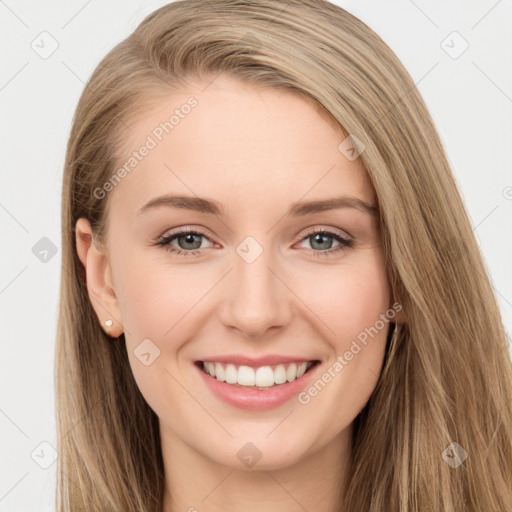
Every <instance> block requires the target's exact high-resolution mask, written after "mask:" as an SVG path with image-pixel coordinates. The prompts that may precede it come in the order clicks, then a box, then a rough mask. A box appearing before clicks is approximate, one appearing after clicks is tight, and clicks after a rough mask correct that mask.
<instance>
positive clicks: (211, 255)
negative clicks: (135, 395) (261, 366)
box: [76, 75, 396, 512]
mask: <svg viewBox="0 0 512 512" xmlns="http://www.w3.org/2000/svg"><path fill="white" fill-rule="evenodd" d="M190 96H194V98H196V99H197V101H198V105H197V107H195V108H194V109H193V110H192V111H191V112H190V114H188V115H187V116H185V118H184V119H181V120H180V123H179V124H178V125H177V126H175V127H174V129H173V131H172V132H171V133H170V134H167V135H165V136H164V137H163V140H162V141H161V142H159V143H158V145H157V146H156V147H155V148H154V149H152V150H151V151H150V152H149V154H148V155H147V156H146V157H145V158H144V159H142V161H141V162H140V163H138V165H137V167H136V168H135V169H134V170H133V171H132V172H131V173H130V174H129V175H127V176H126V177H125V178H123V179H122V181H121V182H120V183H119V184H118V185H117V186H116V187H115V188H114V190H112V191H111V192H109V194H110V195H109V196H108V200H109V201H111V203H110V205H109V208H110V209H109V218H108V237H107V247H108V250H107V251H106V252H105V253H103V252H101V251H100V250H99V249H98V248H97V247H96V245H95V244H94V243H92V244H91V241H92V240H91V234H92V233H91V229H90V226H89V223H88V222H87V220H86V219H80V220H79V221H78V222H77V226H76V230H77V251H78V254H79V257H80V259H81V261H82V263H83V265H84V267H85V268H86V274H87V286H88V290H89V296H90V299H91V303H92V305H93V307H94V309H95V311H96V313H97V315H98V321H99V322H101V324H103V323H104V322H105V320H107V319H109V318H111V319H113V320H114V321H113V326H112V328H111V333H112V335H114V336H118V335H120V334H121V333H122V332H124V333H125V339H126V345H127V351H128V355H129V359H130V366H131V370H132V372H133V375H134V377H135V379H136V382H137V385H138V386H139V388H140V391H141V392H142V394H143V396H144V398H145V399H146V400H147V402H148V403H149V405H150V406H151V407H152V409H153V410H154V411H155V413H156V414H157V415H158V417H159V419H160V432H161V438H162V452H163V458H164V464H165V470H166V481H167V490H166V496H165V503H164V505H165V507H164V510H165V511H166V512H171V511H173V512H174V511H178V510H179V511H186V510H196V509H197V510H201V511H211V512H213V511H221V510H231V511H240V510H244V512H250V511H253V510H254V511H256V510H258V511H260V510H272V511H273V512H279V511H286V512H290V511H295V510H297V511H299V510H303V508H302V507H304V508H305V509H307V510H315V511H318V512H323V511H330V510H339V508H337V506H338V504H339V492H340V491H339V490H340V487H341V484H342V482H343V481H344V478H345V476H346V472H345V470H344V468H345V466H346V463H347V460H348V457H349V455H350V444H351V436H352V422H353V420H354V419H355V417H356V416H357V415H358V413H359V412H360V411H361V409H362V408H363V407H364V405H365V404H366V402H367V401H368V399H369V397H370V395H371V394H372V392H373V390H374V388H375V385H376V383H377V380H378V375H379V372H380V370H381V367H382V363H383V358H384V354H385V342H386V335H387V332H388V327H389V324H386V325H385V327H384V328H382V329H381V330H380V331H379V332H378V334H377V335H375V336H374V337H373V338H370V339H369V342H368V344H367V345H366V346H364V348H363V349H362V350H361V351H359V352H358V353H357V355H355V356H354V358H353V359H352V360H351V361H349V362H348V364H347V365H346V366H345V367H344V369H343V370H342V371H341V372H339V373H338V374H337V375H336V377H335V378H333V379H332V380H331V382H329V383H328V384H327V385H326V386H325V388H324V389H323V390H322V391H321V392H319V393H318V394H317V395H316V396H315V397H314V398H312V399H311V401H310V402H309V403H308V404H306V405H304V404H301V403H299V402H298V400H297V399H296V398H292V399H291V400H289V401H288V402H286V403H285V404H283V405H281V406H279V407H276V408H273V409H269V410H265V411H247V410H241V409H238V408H236V407H233V406H231V405H228V404H225V403H224V402H221V401H220V400H219V399H218V398H217V397H216V396H215V395H213V394H212V393H211V392H210V390H209V389H208V388H207V387H206V386H205V384H204V383H203V381H202V379H200V378H199V376H198V374H197V370H196V368H194V367H193V362H194V361H196V360H201V359H202V358H206V357H212V356H215V355H220V354H233V353H236V354H244V355H248V356H253V357H257V356H259V355H263V354H284V355H289V356H297V357H304V359H308V360H310V359H319V360H320V361H321V364H322V368H320V369H319V368H317V370H316V371H317V372H318V373H317V375H318V376H320V375H321V374H322V373H323V372H325V371H327V370H328V368H329V367H332V366H333V364H334V362H335V361H336V358H337V356H339V355H343V354H344V353H345V352H346V351H347V350H348V349H349V348H350V346H351V343H352V342H353V341H354V340H355V339H356V338H357V336H358V335H359V334H360V333H361V332H362V331H364V329H365V328H368V327H370V326H373V325H374V324H375V323H376V321H377V320H378V319H379V317H380V315H381V314H384V313H385V312H386V311H387V310H388V309H389V308H390V307H391V305H392V304H393V301H392V298H391V297H390V289H389V284H388V280H387V277H386V268H385V261H384V254H383V248H382V245H381V239H380V232H379V224H378V217H377V216H372V215H369V214H368V213H364V212H362V211H359V210H357V209H355V208H341V209H336V210H331V211H326V212H322V213H314V214H310V215H307V216H304V217H297V218H287V217H285V216H284V215H285V212H286V210H287V208H288V207H289V205H291V204H292V203H294V202H296V201H299V200H303V201H310V200H315V199H327V198H331V197H334V196H336V195H347V196H351V197H357V198H360V199H362V200H364V201H366V202H368V203H370V204H372V205H375V204H376V197H375V193H374V191H373V188H372V186H371V183H370V180H369V178H368V176H367V173H366V171H365V169H364V167H363V164H362V162H361V159H360V158H357V159H356V160H354V161H349V160H348V159H347V158H346V157H345V156H344V155H343V154H342V153H341V152H340V151H339V150H338V146H339V144H340V143H341V142H342V141H343V140H344V138H345V137H344V135H343V134H342V132H341V131H339V130H335V129H334V128H333V126H332V124H330V123H329V122H328V121H327V120H326V119H325V118H324V117H323V116H322V115H320V114H319V113H318V112H317V111H316V110H315V109H314V108H313V107H312V106H311V105H309V104H308V103H306V102H305V101H304V100H303V99H301V98H299V97H298V96H296V95H294V94H292V93H290V92H283V91H278V90H275V89H256V88H255V87H254V86H251V85H248V84H244V83H243V82H240V81H238V80H237V79H234V78H230V77H226V76H222V75H221V76H219V77H217V78H216V79H215V81H214V82H213V83H211V84H210V85H209V86H208V87H207V88H206V89H205V84H199V83H196V84H194V85H192V84H191V85H190V87H189V88H187V89H186V90H183V91H179V92H176V93H172V94H170V95H169V96H168V97H167V98H165V99H164V100H162V99H159V100H158V102H156V103H155V105H154V108H151V109H148V110H147V111H146V113H145V115H144V117H143V118H139V119H138V121H137V122H136V123H135V124H133V125H132V126H131V127H130V128H131V129H130V130H129V131H128V132H127V133H126V148H127V149H126V154H125V155H124V156H123V157H122V158H121V159H120V162H121V163H120V165H122V163H124V162H125V161H126V160H127V159H128V158H129V156H130V155H131V152H132V151H133V150H135V149H137V148H139V147H140V146H141V145H142V144H144V142H145V141H146V139H147V136H148V135H150V134H151V133H152V131H153V130H154V129H155V127H156V126H158V125H159V123H161V122H162V121H165V120H166V119H169V116H170V114H171V113H172V111H173V110H174V109H176V108H179V107H180V106H181V105H183V104H184V103H186V101H187V99H188V98H189V97H190ZM153 138H154V137H153ZM166 193H172V194H176V195H186V196H192V197H195V196H199V197H205V198H209V199H214V200H216V201H219V202H220V203H222V205H223V206H224V208H225V216H223V217H219V216H216V215H211V214H210V215H209V214H206V213H199V212H194V211H189V210H180V209H171V208H168V207H165V206H161V207H159V208H156V209H154V210H148V211H147V212H145V213H144V214H141V215H137V211H138V210H139V209H140V208H141V207H142V206H143V205H144V204H146V202H148V201H149V200H150V199H153V198H155V197H157V196H160V195H163V194H166ZM104 200H107V198H105V199H104ZM182 227H185V228H186V227H190V228H197V229H199V230H201V231H203V232H204V233H205V234H206V237H202V238H201V237H199V238H197V239H196V240H197V243H198V244H199V241H200V240H202V243H201V251H202V252H201V254H200V255H196V256H181V255H176V254H173V253H169V252H167V251H166V250H165V248H164V247H159V246H157V245H154V242H155V241H157V240H158V239H159V238H160V237H161V236H162V235H167V234H168V233H169V232H170V231H171V230H175V231H176V228H182ZM313 228H314V229H316V230H318V231H321V230H322V229H323V230H328V231H331V232H334V233H337V232H340V233H341V234H342V235H343V236H346V237H347V236H348V237H351V239H352V240H353V242H354V245H353V247H351V248H343V249H342V250H340V251H338V252H336V253H334V252H332V251H334V250H335V249H337V248H338V247H339V246H340V242H338V241H337V240H336V238H329V237H327V238H325V239H324V240H323V241H322V240H320V241H319V243H317V244H315V236H309V233H308V229H313ZM247 236H251V237H253V238H254V239H255V240H256V241H257V242H258V244H259V245H260V246H261V248H262V249H263V252H262V254H261V255H260V256H259V257H258V258H257V259H256V260H255V261H254V262H252V263H251V264H248V263H247V262H246V261H245V260H244V259H243V258H242V257H240V255H239V254H238V253H237V252H236V249H237V247H238V246H239V244H240V243H241V242H242V241H243V240H244V239H245V238H246V237H247ZM180 243H181V245H180ZM193 244H194V240H192V241H190V239H188V240H186V239H185V238H184V237H181V239H180V238H179V237H178V238H174V241H173V242H172V245H173V246H174V247H175V248H180V249H181V250H182V251H189V252H190V251H191V250H192V249H190V248H188V247H192V246H193V247H195V246H194V245H193ZM328 251H331V255H320V257H318V258H317V257H315V256H314V255H315V253H317V254H318V253H321V252H328ZM395 320H396V319H395ZM144 339H150V340H151V342H152V343H153V344H154V345H155V346H157V347H158V349H159V350H160V355H159V357H157V358H156V359H155V360H154V361H153V362H152V364H150V365H149V366H146V365H144V364H142V363H141V361H140V360H139V359H138V358H137V357H136V355H135V354H134V350H135V349H136V348H137V347H138V346H139V344H140V343H141V342H142V340H144ZM112 342H113V343H115V342H116V341H114V340H112ZM248 442H251V443H253V444H254V445H255V446H256V447H257V449H258V450H259V451H260V452H261V455H262V457H261V459H260V460H259V461H258V462H257V463H256V464H255V465H254V466H253V467H251V468H248V467H246V466H245V465H244V464H243V463H242V462H241V461H240V460H239V458H238V457H237V453H238V452H239V450H240V449H241V448H242V447H243V446H244V445H246V443H248ZM171 496H172V498H171Z"/></svg>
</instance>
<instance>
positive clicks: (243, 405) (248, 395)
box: [194, 362, 320, 411]
mask: <svg viewBox="0 0 512 512" xmlns="http://www.w3.org/2000/svg"><path fill="white" fill-rule="evenodd" d="M201 364H202V363H201ZM194 366H195V368H196V369H197V371H198V372H199V373H200V374H201V377H202V378H203V380H204V382H205V384H206V385H207V386H208V387H209V388H210V390H211V391H212V392H213V393H214V394H215V395H216V396H217V397H219V398H220V399H221V400H222V401H224V402H226V403H228V404H230V405H234V406H235V407H238V408H239V409H248V410H251V411H259V410H263V409H271V408H273V407H277V406H279V405H282V404H284V403H285V402H287V401H288V400H290V399H291V398H292V397H294V396H297V395H298V394H299V393H300V392H301V391H302V390H303V389H304V388H305V387H306V384H307V383H308V382H309V380H310V379H311V375H312V374H313V373H315V371H316V369H317V367H318V366H320V365H319V363H318V362H317V363H316V364H315V365H314V366H312V367H311V368H310V369H309V371H307V372H306V373H305V374H304V375H302V376H301V377H299V378H298V379H296V380H294V381H292V382H287V383H286V384H279V385H276V386H272V387H269V389H249V388H242V387H237V386H234V385H231V384H227V383H226V382H221V381H220V380H217V379H216V378H215V377H212V376H211V375H210V374H208V373H206V372H204V371H203V370H202V369H201V368H199V366H198V365H197V364H194Z"/></svg>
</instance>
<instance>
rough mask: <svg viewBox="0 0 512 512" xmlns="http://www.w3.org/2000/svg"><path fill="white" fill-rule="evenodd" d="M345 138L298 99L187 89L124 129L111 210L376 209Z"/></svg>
mask: <svg viewBox="0 0 512 512" xmlns="http://www.w3.org/2000/svg"><path fill="white" fill-rule="evenodd" d="M344 138H345V136H344V134H343V132H342V130H341V129H339V128H338V129H337V128H336V127H335V126H334V125H333V123H332V121H330V120H329V119H327V118H326V116H325V115H321V113H320V112H319V111H318V109H316V108H315V107H314V106H313V105H311V103H310V102H307V101H306V100H305V99H304V98H302V97H300V96H299V95H297V94H293V93H290V92H288V91H284V90H281V89H270V88H261V87H255V86H253V85H251V84H247V83H245V82H242V81H240V80H238V79H235V78H231V77H223V76H219V77H217V78H216V79H215V80H214V81H213V82H212V83H210V84H205V83H195V84H191V85H190V87H186V88H183V89H181V90H177V91H173V92H172V93H169V94H168V95H166V96H163V95H159V96H158V98H155V101H154V102H153V103H152V104H150V105H149V106H148V108H147V109H145V110H143V111H141V112H139V114H138V116H137V117H136V118H135V120H134V121H133V122H132V123H131V124H130V129H129V130H127V131H126V133H125V136H124V139H123V146H122V151H120V153H119V154H118V165H117V169H121V168H124V170H125V172H124V173H122V174H123V178H122V179H121V180H120V182H119V184H117V185H116V186H115V189H114V191H113V192H114V193H112V197H111V200H112V203H113V204H112V205H111V207H112V208H117V207H122V208H124V209H133V211H136V210H138V208H139V207H140V206H142V204H144V203H145V202H147V201H148V200H149V199H151V198H152V197H154V196H156V195H161V194H163V193H176V194H186V195H197V196H200V197H204V196H208V197H212V198H215V199H217V200H218V201H220V202H221V203H226V204H227V209H229V204H232V205H233V207H236V209H237V211H240V209H241V208H244V206H245V207H246V208H247V209H249V208H253V209H254V208H256V207H257V204H258V202H259V203H261V201H262V200H264V202H265V207H266V208H267V209H269V208H270V209H272V208H278V207H281V208H282V209H283V210H284V209H285V208H286V207H287V205H288V204H290V203H292V202H296V201H298V200H300V199H301V198H302V197H305V196H307V197H306V199H313V198H315V199H317V198H327V197H332V196H333V195H341V194H344V195H351V196H355V197H360V198H361V199H363V200H366V201H368V202H371V203H373V202H374V192H373V188H372V186H371V183H370V180H369V177H368V175H367V173H366V170H365V169H364V166H363V164H362V162H361V159H360V158H358V159H356V160H354V161H350V160H348V159H347V158H346V157H345V156H344V155H343V154H342V153H341V152H340V150H339V148H338V147H339V145H340V143H341V142H342V141H343V140H344ZM261 207H262V205H261V204H259V208H261ZM127 213H128V211H127Z"/></svg>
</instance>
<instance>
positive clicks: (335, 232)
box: [152, 225, 354, 257]
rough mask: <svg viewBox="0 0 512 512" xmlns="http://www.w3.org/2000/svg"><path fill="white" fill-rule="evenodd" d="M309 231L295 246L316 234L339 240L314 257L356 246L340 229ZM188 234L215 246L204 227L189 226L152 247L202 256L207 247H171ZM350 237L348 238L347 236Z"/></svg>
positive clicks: (155, 242) (169, 233)
mask: <svg viewBox="0 0 512 512" xmlns="http://www.w3.org/2000/svg"><path fill="white" fill-rule="evenodd" d="M306 229H307V231H306V232H305V233H304V232H303V234H302V236H301V237H300V238H299V240H298V241H297V242H295V244H294V245H296V244H297V243H301V242H303V241H305V240H306V239H307V238H309V237H311V236H312V235H315V234H326V235H327V236H329V237H330V238H334V239H336V238H337V239H338V243H339V246H338V247H336V248H335V249H328V250H325V251H315V250H313V252H312V253H311V254H312V256H314V257H320V256H332V255H334V254H335V253H337V252H338V251H342V250H349V249H351V248H352V247H353V245H354V239H353V237H352V236H351V235H350V234H348V233H347V232H346V231H342V230H340V229H339V228H334V227H326V226H325V225H324V226H323V227H321V226H319V225H314V226H310V227H309V228H306ZM188 233H192V234H197V235H199V236H202V237H203V238H206V239H207V240H208V241H210V242H211V243H213V244H215V242H214V240H212V238H213V237H211V236H210V235H209V234H207V233H206V232H205V230H204V229H203V228H202V227H194V226H193V225H188V226H184V227H178V228H175V229H171V230H170V231H166V232H164V234H163V235H161V236H160V237H159V238H157V240H155V241H154V242H153V244H152V245H157V246H161V247H163V248H164V249H165V250H167V251H169V252H171V253H176V254H177V255H182V256H185V257H186V256H195V255H196V254H197V253H199V254H201V253H202V252H203V251H204V249H206V248H205V247H203V248H199V249H193V250H190V251H187V250H184V249H181V248H178V247H174V246H173V245H171V241H173V239H175V238H179V237H181V236H184V235H186V234H188ZM347 235H348V236H347Z"/></svg>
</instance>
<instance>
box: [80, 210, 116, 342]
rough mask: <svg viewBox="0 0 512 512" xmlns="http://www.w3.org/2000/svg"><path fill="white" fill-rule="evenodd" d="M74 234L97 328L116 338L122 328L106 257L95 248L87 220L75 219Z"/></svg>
mask: <svg viewBox="0 0 512 512" xmlns="http://www.w3.org/2000/svg"><path fill="white" fill-rule="evenodd" d="M75 232H76V250H77V253H78V257H79V258H80V261H81V262H82V265H83V266H84V269H85V275H86V283H87V291H88V294H89V300H90V301H91V304H92V307H93V308H94V311H95V312H96V315H97V317H98V321H99V323H100V325H101V327H102V328H103V329H104V330H105V331H106V332H107V333H108V334H109V335H110V336H112V337H114V338H117V337H118V336H120V335H121V334H122V333H123V324H122V318H121V311H120V308H119V303H118V300H117V296H116V294H115V291H114V286H113V279H112V271H111V267H110V263H109V261H108V257H107V255H106V254H105V253H104V252H103V251H101V250H100V249H99V248H98V247H97V244H96V243H95V239H94V235H93V232H92V229H91V225H90V223H89V221H88V220H87V219H85V218H80V219H78V221H77V223H76V226H75ZM109 320H112V325H111V326H107V325H105V322H106V321H109Z"/></svg>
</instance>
